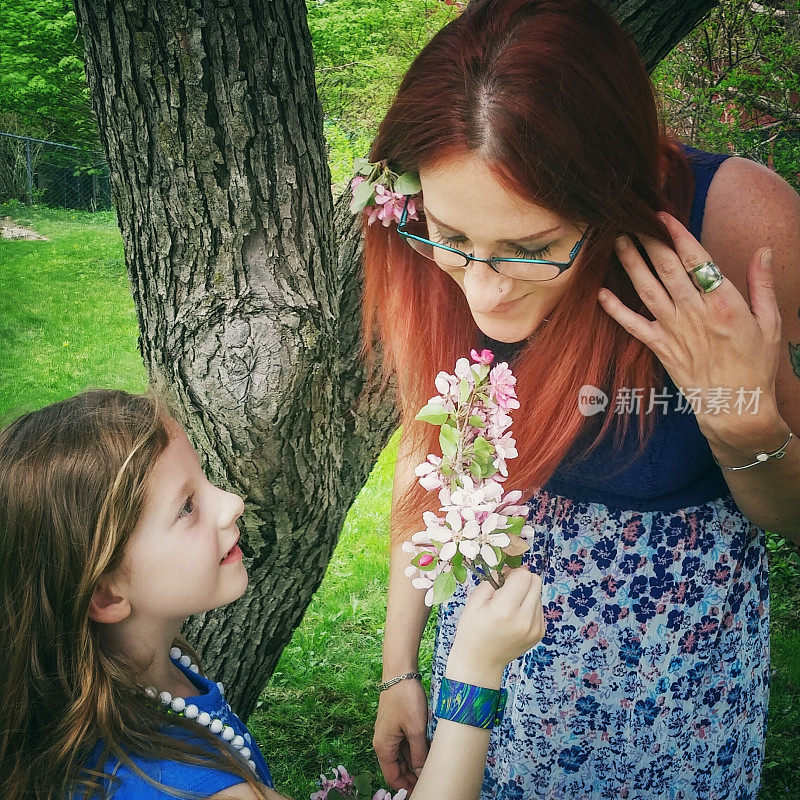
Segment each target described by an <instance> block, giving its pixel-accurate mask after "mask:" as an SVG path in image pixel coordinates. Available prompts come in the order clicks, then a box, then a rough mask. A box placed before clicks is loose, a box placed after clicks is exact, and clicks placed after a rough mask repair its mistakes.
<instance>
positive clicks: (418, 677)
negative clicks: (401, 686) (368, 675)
mask: <svg viewBox="0 0 800 800" xmlns="http://www.w3.org/2000/svg"><path fill="white" fill-rule="evenodd" d="M409 678H416V680H418V681H421V680H422V675H421V674H420V673H419V672H407V673H406V674H405V675H398V676H397V677H396V678H389V680H388V681H384V682H383V683H379V684H378V691H379V692H382V691H383V690H384V689H388V688H389V687H390V686H394V685H395V684H396V683H400V681H405V680H408V679H409Z"/></svg>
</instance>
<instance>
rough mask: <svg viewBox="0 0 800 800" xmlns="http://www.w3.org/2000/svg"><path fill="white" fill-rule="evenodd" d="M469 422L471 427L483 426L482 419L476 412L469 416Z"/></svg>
mask: <svg viewBox="0 0 800 800" xmlns="http://www.w3.org/2000/svg"><path fill="white" fill-rule="evenodd" d="M469 424H470V425H472V427H473V428H483V427H484V421H483V420H482V419H481V418H480V417H479V416H478V415H477V414H473V415H472V416H471V417H470V418H469Z"/></svg>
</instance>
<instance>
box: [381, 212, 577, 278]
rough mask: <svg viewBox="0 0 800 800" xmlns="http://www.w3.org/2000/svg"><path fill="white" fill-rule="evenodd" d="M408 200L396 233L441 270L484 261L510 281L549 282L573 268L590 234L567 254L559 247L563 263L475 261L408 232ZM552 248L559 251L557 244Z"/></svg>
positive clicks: (543, 261) (534, 260) (549, 261)
mask: <svg viewBox="0 0 800 800" xmlns="http://www.w3.org/2000/svg"><path fill="white" fill-rule="evenodd" d="M408 200H409V198H408V197H406V202H405V205H404V206H403V213H402V214H401V216H400V222H399V223H398V224H397V233H398V234H399V235H400V236H402V237H403V239H405V241H406V242H407V243H408V244H409V245H410V246H411V247H412V248H414V250H416V251H417V252H418V253H419V254H420V255H421V256H425V258H428V259H430V260H431V261H435V262H436V263H437V264H439V265H440V266H442V267H449V268H453V269H454V268H464V267H466V266H467V265H468V264H469V262H470V261H483V262H484V263H485V264H488V265H489V266H490V267H491V268H492V269H493V270H494V271H495V272H496V273H498V274H499V275H505V276H507V277H509V278H516V279H517V280H521V281H551V280H553V278H557V277H558V276H559V275H560V274H561V273H562V272H564V271H565V270H568V269H569V268H570V267H571V266H572V264H573V263H574V261H575V259H576V258H577V256H578V253H579V252H580V250H581V247H582V246H583V243H584V242H585V241H586V237H587V235H588V233H589V228H588V227H587V228H586V230H585V231H584V232H583V236H581V238H580V239H579V240H578V242H576V244H575V246H574V247H573V248H572V249H571V250H570V251H569V252H566V248H565V247H564V246H563V245H562V246H561V248H560V249H561V250H562V251H563V256H564V259H563V260H555V261H551V260H548V259H543V258H498V257H494V258H475V256H473V255H468V254H467V253H464V252H462V251H461V250H457V249H456V248H455V247H449V246H448V245H446V244H441V243H439V242H432V241H431V240H430V239H426V238H425V237H424V236H419V235H418V234H416V233H412V232H410V231H409V230H408ZM555 247H556V248H558V245H556V246H555Z"/></svg>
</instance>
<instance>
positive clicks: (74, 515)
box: [0, 390, 265, 800]
mask: <svg viewBox="0 0 800 800" xmlns="http://www.w3.org/2000/svg"><path fill="white" fill-rule="evenodd" d="M168 418H169V415H168V413H167V411H166V404H165V403H164V401H163V400H161V399H160V395H159V394H158V393H157V392H155V391H152V390H151V392H150V393H149V394H147V395H133V394H128V393H126V392H122V391H112V390H92V391H86V392H83V393H82V394H79V395H77V396H75V397H71V398H69V399H67V400H63V401H61V402H59V403H54V404H52V405H49V406H47V407H46V408H42V409H41V410H39V411H34V412H31V413H27V414H24V415H22V416H20V417H18V418H17V419H15V420H14V421H13V422H11V424H9V425H8V426H7V427H6V428H5V429H4V430H2V431H0V643H1V645H0V682H1V683H0V686H1V687H2V688H0V797H2V798H3V800H23V798H25V800H64V798H66V797H72V796H74V797H75V798H81V799H83V798H87V800H88V799H89V798H94V797H98V798H99V797H104V796H106V795H105V793H104V791H103V783H102V781H103V779H104V778H110V779H111V781H112V783H111V786H112V787H113V785H114V784H113V782H114V780H116V779H114V778H111V776H110V775H108V774H106V773H104V772H103V766H104V765H105V763H106V760H107V759H109V758H110V759H113V760H114V761H119V762H121V763H122V764H124V765H126V766H127V767H128V768H130V769H131V770H133V771H135V772H136V773H137V774H139V775H140V776H142V777H144V778H146V779H147V780H148V781H149V782H150V783H153V784H154V785H155V786H157V787H158V788H161V789H162V790H165V791H171V792H172V793H173V794H175V795H176V796H179V797H193V796H195V795H193V794H188V793H186V792H176V791H175V790H171V789H169V788H168V787H164V786H161V785H160V784H158V783H155V782H154V781H153V780H152V779H150V778H148V777H147V776H146V775H144V773H143V772H141V771H140V770H139V768H138V767H137V766H136V765H135V764H134V763H133V762H132V761H131V755H141V756H149V757H152V758H156V759H169V760H174V761H181V762H185V763H190V764H205V765H212V766H215V767H217V768H220V769H224V770H226V771H228V772H231V773H233V774H235V775H237V776H239V777H241V778H242V780H243V781H246V782H247V783H248V784H250V785H251V786H252V787H253V789H254V791H256V792H257V794H258V796H259V797H265V795H264V793H263V791H262V788H259V787H260V786H261V785H260V784H258V783H257V782H256V781H255V780H254V779H253V775H252V773H251V772H250V769H249V767H248V766H247V765H246V764H245V763H244V762H243V761H242V760H241V759H240V758H239V757H238V756H235V755H234V754H233V751H232V750H231V749H230V747H229V746H228V745H227V744H226V743H224V742H222V741H220V739H219V737H217V736H215V735H214V734H212V733H211V732H210V731H207V730H206V729H205V728H203V727H201V726H200V725H198V724H197V723H196V722H193V721H190V720H186V719H184V718H183V717H178V716H170V717H167V716H165V714H164V713H163V711H162V710H160V709H159V708H156V707H155V706H154V705H152V704H150V703H149V702H148V701H146V698H145V696H144V694H143V692H142V689H141V687H140V686H139V685H138V683H137V673H138V672H139V671H141V670H142V669H143V668H146V666H147V665H146V664H145V665H142V664H134V663H131V662H130V661H129V660H128V659H126V658H125V656H124V655H123V654H121V653H119V652H114V651H113V650H111V649H110V648H109V647H107V646H106V645H105V643H104V636H103V631H104V626H102V625H100V624H97V623H95V622H93V621H92V620H90V619H89V616H88V612H89V602H90V600H91V597H92V593H93V592H94V589H95V587H96V586H97V584H98V581H99V579H100V577H101V576H102V575H103V574H104V573H106V572H108V571H111V570H113V569H115V568H116V567H117V566H118V565H119V564H120V561H121V559H122V556H123V553H124V550H125V545H126V543H127V542H128V540H129V537H130V536H131V533H132V531H133V530H134V528H135V527H136V524H137V521H138V519H139V516H140V514H141V510H142V508H143V505H144V500H145V496H146V492H147V487H148V479H149V476H150V473H151V471H152V468H153V465H154V463H155V461H156V459H157V458H158V457H159V455H160V454H161V453H162V452H163V451H164V450H165V448H166V447H167V445H168V444H169V433H168V429H167V427H166V426H165V421H166V420H167V419H168ZM176 644H177V645H178V646H179V647H181V649H185V650H186V651H187V652H188V653H190V654H191V655H193V656H194V657H195V659H196V653H194V651H193V650H192V648H191V647H189V646H188V644H187V643H186V642H185V641H184V640H183V639H182V638H181V639H180V640H178V641H176ZM197 663H199V662H197ZM167 722H169V723H170V724H174V725H176V726H180V727H182V728H185V729H187V730H190V731H191V732H192V733H193V734H195V735H196V736H197V737H198V738H201V739H202V740H204V742H206V743H207V744H208V745H210V746H209V747H204V746H202V745H200V744H190V743H188V742H187V741H186V740H185V739H180V740H179V739H177V738H175V737H173V736H169V735H168V734H167V733H166V732H165V724H166V723H167ZM101 742H102V752H99V753H95V752H94V751H95V749H96V748H97V746H98V743H101ZM90 761H91V763H89V762H90ZM112 763H113V761H112ZM71 792H75V794H74V795H71V794H70V793H71Z"/></svg>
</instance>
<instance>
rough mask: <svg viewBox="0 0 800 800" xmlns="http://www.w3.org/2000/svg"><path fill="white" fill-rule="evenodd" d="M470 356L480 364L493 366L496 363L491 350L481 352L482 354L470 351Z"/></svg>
mask: <svg viewBox="0 0 800 800" xmlns="http://www.w3.org/2000/svg"><path fill="white" fill-rule="evenodd" d="M469 354H470V357H471V358H472V360H473V361H476V362H477V363H478V364H491V363H492V361H494V353H493V352H492V351H491V350H481V352H480V353H478V351H477V350H470V352H469Z"/></svg>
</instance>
